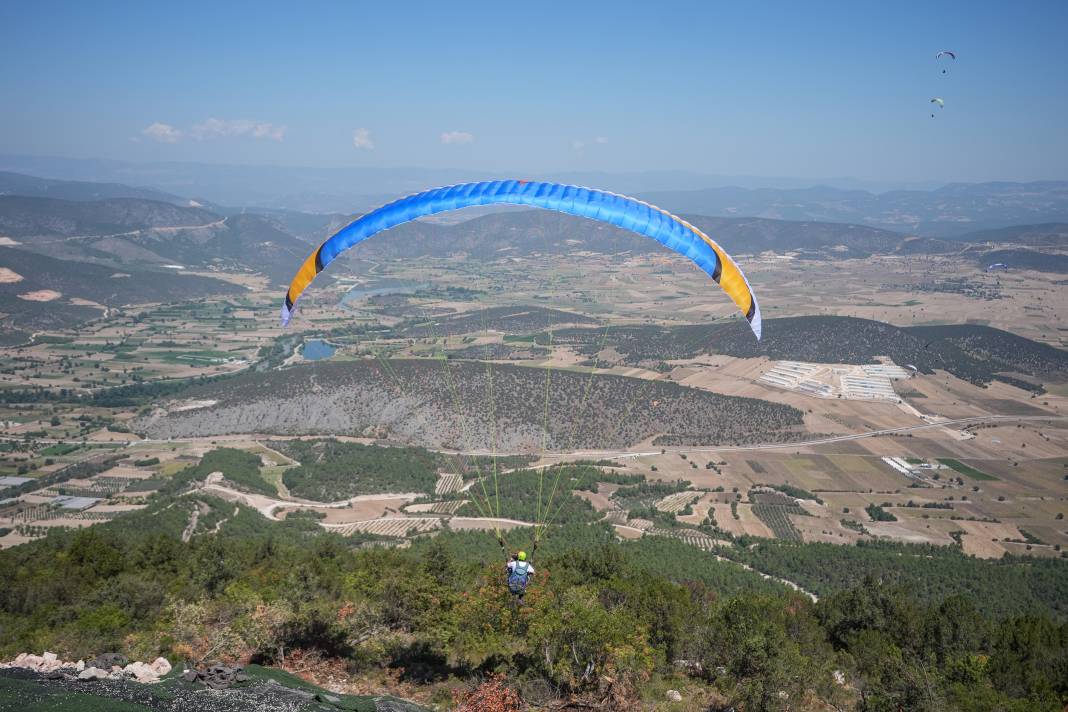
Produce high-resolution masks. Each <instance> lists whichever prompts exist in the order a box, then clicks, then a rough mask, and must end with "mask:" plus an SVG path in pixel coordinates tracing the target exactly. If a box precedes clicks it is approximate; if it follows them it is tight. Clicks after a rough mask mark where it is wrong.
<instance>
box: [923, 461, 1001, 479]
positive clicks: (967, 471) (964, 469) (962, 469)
mask: <svg viewBox="0 0 1068 712" xmlns="http://www.w3.org/2000/svg"><path fill="white" fill-rule="evenodd" d="M938 461H939V462H941V463H942V464H943V465H947V466H948V467H951V468H953V469H954V470H956V471H957V472H959V473H961V474H962V475H967V476H968V477H971V478H972V479H973V480H991V481H994V480H997V479H998V478H997V477H994V476H993V475H988V474H986V473H985V472H982V471H980V470H977V469H975V468H974V467H971V466H969V465H965V464H964V463H963V462H961V461H960V460H956V459H954V458H952V457H940V458H938Z"/></svg>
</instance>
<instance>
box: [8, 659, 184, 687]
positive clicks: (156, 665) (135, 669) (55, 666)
mask: <svg viewBox="0 0 1068 712" xmlns="http://www.w3.org/2000/svg"><path fill="white" fill-rule="evenodd" d="M0 668H18V669H22V670H29V671H31V672H36V673H43V674H47V675H49V677H54V678H56V679H60V678H73V679H77V680H82V681H93V680H133V681H135V682H141V683H153V682H159V681H160V678H162V677H164V676H166V675H167V674H168V673H169V672H170V671H171V664H170V662H168V661H167V659H166V658H156V659H155V660H153V661H152V662H151V663H145V662H140V661H137V662H132V663H131V662H129V661H128V660H127V659H126V657H125V656H122V655H119V654H118V653H104V654H102V655H98V656H97V657H95V658H93V659H92V660H90V661H89V663H88V664H87V663H86V662H85V661H84V660H78V661H77V662H72V661H67V660H60V659H59V656H57V655H56V654H55V653H49V652H46V653H44V654H43V655H33V654H32V653H21V654H20V655H19V656H18V657H16V658H15V659H14V660H12V661H10V662H6V663H0Z"/></svg>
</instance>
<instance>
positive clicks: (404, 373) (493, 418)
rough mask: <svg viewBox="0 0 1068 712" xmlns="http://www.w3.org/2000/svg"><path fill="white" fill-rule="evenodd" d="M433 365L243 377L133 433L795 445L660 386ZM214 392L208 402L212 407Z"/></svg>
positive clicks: (762, 422) (728, 402)
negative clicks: (548, 383)
mask: <svg viewBox="0 0 1068 712" xmlns="http://www.w3.org/2000/svg"><path fill="white" fill-rule="evenodd" d="M443 367H444V364H443V362H440V361H438V360H436V359H419V360H398V359H389V360H387V361H385V362H381V363H380V362H377V361H369V360H368V361H355V362H345V363H340V362H339V363H322V364H314V365H308V366H300V367H295V368H289V369H285V370H282V371H273V372H268V373H260V374H245V375H240V376H236V377H234V378H231V379H227V380H226V381H223V382H220V383H216V384H212V385H211V386H205V387H203V388H204V389H205V390H203V391H202V390H200V389H199V388H193V389H190V390H189V391H186V392H183V393H182V397H183V398H209V397H210V398H211V399H212V400H213V401H215V405H212V406H210V407H207V408H200V409H197V410H195V411H178V412H174V413H169V414H168V413H165V412H157V413H154V414H153V415H152V416H150V417H146V418H143V419H141V420H140V421H139V423H138V424H137V428H138V429H139V430H140V431H141V432H145V433H148V434H149V435H151V437H154V438H160V437H161V438H166V437H183V436H204V435H219V434H224V433H250V432H255V433H278V434H281V435H293V434H297V433H301V434H320V433H329V434H347V435H360V434H376V435H378V436H380V437H381V436H388V437H390V438H392V439H396V440H400V441H403V442H406V443H410V444H415V445H423V446H425V447H432V448H443V447H444V448H456V449H465V450H466V449H487V448H493V449H496V450H501V451H512V452H536V451H540V450H541V449H542V447H543V445H545V444H547V446H548V447H549V448H558V449H573V448H587V447H597V448H614V447H623V446H626V445H631V444H634V443H637V442H640V441H642V440H645V439H646V438H649V437H652V436H657V435H663V436H665V437H667V438H668V439H669V440H670V441H671V442H672V443H683V442H684V443H687V444H698V443H700V444H725V443H753V442H769V441H784V440H790V439H792V438H793V437H795V431H796V430H797V428H798V426H800V425H801V416H802V414H801V412H800V411H798V410H796V409H794V408H791V407H789V406H784V405H779V404H775V403H769V402H767V401H761V400H756V399H750V398H734V397H728V396H721V395H717V394H714V393H709V392H706V391H699V390H696V389H691V388H686V387H682V386H679V385H677V384H674V383H668V382H662V381H643V380H640V379H636V378H625V377H622V376H596V377H594V378H592V379H590V378H589V377H588V376H587V375H586V374H583V373H575V372H568V371H554V372H553V374H552V388H550V389H548V391H549V394H548V398H549V402H548V404H547V405H546V390H547V389H546V387H545V379H546V373H547V371H545V370H542V369H535V368H524V367H520V366H510V365H503V366H494V367H492V369H490V368H488V367H487V366H484V365H483V364H480V363H473V362H458V363H457V362H451V363H449V364H448V368H449V372H448V374H446V372H445V371H443ZM208 391H210V396H209V395H207V394H208ZM546 411H548V413H549V416H550V417H549V418H548V419H546V418H545V413H546Z"/></svg>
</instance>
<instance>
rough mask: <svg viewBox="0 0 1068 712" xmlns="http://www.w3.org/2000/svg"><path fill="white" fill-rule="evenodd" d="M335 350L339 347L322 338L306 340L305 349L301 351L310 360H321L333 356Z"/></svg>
mask: <svg viewBox="0 0 1068 712" xmlns="http://www.w3.org/2000/svg"><path fill="white" fill-rule="evenodd" d="M335 351H337V349H336V348H334V346H333V345H332V344H329V343H327V342H326V341H323V340H321V339H311V340H309V341H305V342H304V350H303V351H302V352H301V353H303V354H304V358H306V359H308V360H309V361H321V360H322V359H326V358H330V357H331V356H333V355H334V352H335Z"/></svg>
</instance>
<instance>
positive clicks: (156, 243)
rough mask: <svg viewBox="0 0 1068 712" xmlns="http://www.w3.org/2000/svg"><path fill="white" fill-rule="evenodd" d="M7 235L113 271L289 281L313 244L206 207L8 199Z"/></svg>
mask: <svg viewBox="0 0 1068 712" xmlns="http://www.w3.org/2000/svg"><path fill="white" fill-rule="evenodd" d="M0 235H3V236H6V237H10V238H13V239H14V240H16V241H18V242H20V243H21V244H22V246H23V247H25V249H27V250H34V251H37V252H40V253H43V254H47V255H50V256H53V257H59V258H63V259H68V260H79V261H88V262H103V263H107V264H110V265H113V266H122V268H123V269H125V268H126V267H127V266H133V267H138V266H142V267H143V266H146V265H147V266H153V265H163V264H173V263H177V264H180V265H183V266H186V267H192V268H201V269H218V268H224V269H231V270H237V271H250V272H260V273H262V274H265V275H267V276H268V277H269V278H270V279H271V280H272V281H274V282H285V281H288V280H289V279H290V278H291V277H292V276H293V273H294V272H295V271H296V267H297V266H298V265H299V264H300V263H301V262H302V261H303V260H304V258H305V257H306V256H307V254H308V252H310V249H311V248H310V247H309V245H308V244H307V243H306V242H304V241H302V240H299V239H297V238H296V237H293V236H292V235H290V234H289V233H288V232H286V231H284V230H283V229H281V228H280V227H279V226H278V225H277V224H276V222H275V219H274V218H269V217H265V216H262V215H252V214H237V215H231V216H230V217H226V218H224V217H222V216H220V215H217V214H215V213H213V212H211V211H208V210H204V209H202V208H189V207H180V206H176V205H172V204H170V203H163V202H159V201H154V200H142V199H136V198H116V199H110V200H95V201H82V202H78V201H69V200H55V199H52V198H28V197H18V196H0Z"/></svg>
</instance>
